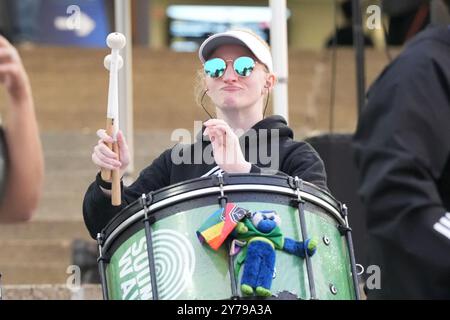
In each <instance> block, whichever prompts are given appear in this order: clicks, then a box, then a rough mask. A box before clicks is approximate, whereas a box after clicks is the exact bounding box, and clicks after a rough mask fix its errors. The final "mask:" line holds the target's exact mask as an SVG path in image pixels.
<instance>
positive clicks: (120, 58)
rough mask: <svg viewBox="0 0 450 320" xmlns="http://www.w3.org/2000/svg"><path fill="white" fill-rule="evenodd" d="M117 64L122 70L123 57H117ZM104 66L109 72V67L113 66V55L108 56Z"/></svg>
mask: <svg viewBox="0 0 450 320" xmlns="http://www.w3.org/2000/svg"><path fill="white" fill-rule="evenodd" d="M117 63H118V69H121V68H122V67H123V58H122V56H120V55H118V56H117ZM103 65H104V66H105V68H106V69H107V70H109V67H110V66H111V55H110V54H108V55H107V56H106V57H105V59H104V60H103Z"/></svg>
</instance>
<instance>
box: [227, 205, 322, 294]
mask: <svg viewBox="0 0 450 320" xmlns="http://www.w3.org/2000/svg"><path fill="white" fill-rule="evenodd" d="M280 224H281V219H280V216H279V215H278V214H277V213H276V212H275V211H271V210H263V211H256V212H253V213H252V214H251V216H250V217H249V218H245V219H243V220H242V221H241V222H238V224H237V225H236V228H235V232H234V236H235V237H236V239H235V241H234V242H235V244H236V243H240V244H241V245H242V244H245V246H244V247H243V250H245V251H246V252H245V251H244V252H243V254H242V255H241V256H240V257H239V258H238V261H237V263H238V268H237V273H238V272H239V267H240V266H241V265H242V264H243V263H244V261H245V263H244V272H243V275H242V279H241V292H242V294H244V295H247V296H249V295H253V294H256V295H257V296H262V297H269V296H271V295H272V293H271V291H270V288H271V285H272V278H273V274H274V270H275V256H276V254H275V249H278V250H283V251H285V252H287V253H290V254H294V255H296V256H299V257H301V258H304V257H305V252H306V253H307V254H308V256H312V255H313V254H314V253H315V252H316V248H317V240H316V239H314V238H313V239H307V240H306V241H305V242H301V241H296V240H294V239H291V238H287V237H284V236H283V234H282V233H281V229H280Z"/></svg>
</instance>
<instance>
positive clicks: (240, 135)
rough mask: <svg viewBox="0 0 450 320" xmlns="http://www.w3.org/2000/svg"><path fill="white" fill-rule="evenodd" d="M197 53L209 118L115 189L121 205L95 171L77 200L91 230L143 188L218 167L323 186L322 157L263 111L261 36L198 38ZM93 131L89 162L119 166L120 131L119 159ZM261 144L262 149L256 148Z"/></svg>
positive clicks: (265, 84)
mask: <svg viewBox="0 0 450 320" xmlns="http://www.w3.org/2000/svg"><path fill="white" fill-rule="evenodd" d="M199 58H200V60H201V62H202V63H203V70H204V72H203V76H202V80H201V85H202V87H203V90H202V98H204V97H206V96H208V97H209V99H210V100H211V101H212V103H213V104H214V105H215V107H216V114H217V118H216V119H209V120H208V121H206V122H204V124H203V129H202V131H201V132H200V133H199V135H198V137H197V142H195V143H193V144H189V145H183V144H177V145H176V146H174V147H173V148H171V149H168V150H166V151H165V152H163V153H162V154H161V155H160V156H159V157H158V158H157V159H155V160H154V161H153V163H152V164H151V165H150V166H148V167H147V168H145V169H144V170H143V171H142V172H141V173H140V175H139V177H138V179H137V180H136V181H135V182H134V183H133V184H132V185H130V186H129V187H124V188H122V200H123V201H122V205H121V206H118V207H115V206H112V205H111V198H110V191H109V190H107V189H109V185H108V184H107V183H106V182H105V181H102V180H101V176H100V175H99V174H98V175H97V179H96V181H95V182H93V183H92V184H91V185H90V186H89V188H88V190H87V192H86V195H85V198H84V203H83V215H84V219H85V223H86V226H87V228H88V230H89V232H90V234H91V236H92V237H95V236H96V234H97V233H98V232H100V231H101V229H102V228H103V227H104V226H105V225H106V224H107V223H108V221H109V220H110V219H112V218H113V217H114V215H115V214H117V213H118V212H119V211H120V210H121V209H122V208H123V207H124V206H126V205H127V204H129V203H131V202H133V201H135V200H136V199H137V198H138V197H140V196H141V195H142V194H143V193H148V192H150V191H153V190H157V189H160V188H162V187H166V186H169V185H171V184H174V183H177V182H181V181H184V180H188V179H193V178H199V177H202V176H208V175H212V174H217V173H218V172H227V173H270V174H287V175H290V176H298V177H299V178H301V179H303V180H305V181H308V182H311V183H314V184H316V185H317V186H319V187H322V188H323V189H326V188H327V186H326V175H325V170H324V164H323V162H322V160H321V159H320V157H319V156H318V154H317V153H316V152H315V150H314V149H313V148H312V147H311V146H310V145H309V144H307V143H305V142H296V141H294V140H293V132H292V130H291V129H290V128H289V127H288V126H287V123H286V121H285V120H284V119H283V118H282V117H281V116H270V117H266V118H264V116H263V113H264V111H265V110H264V109H265V106H267V100H268V94H269V92H270V91H271V90H272V88H273V86H274V84H275V75H274V74H273V66H272V57H271V53H270V49H269V46H268V45H267V43H265V42H264V41H263V40H262V39H261V38H260V37H258V36H257V35H255V34H254V33H251V32H249V31H246V30H231V31H227V32H224V33H218V34H215V35H212V36H211V37H209V38H208V39H206V40H205V41H204V42H203V43H202V45H201V47H200V49H199ZM98 134H99V136H100V141H99V142H98V144H97V145H96V146H95V148H94V152H93V154H92V160H93V162H94V163H95V164H96V165H98V166H99V167H100V168H107V169H116V168H120V170H122V172H123V171H124V170H125V168H126V166H127V165H128V162H129V155H128V148H127V145H126V142H125V139H124V137H123V135H122V133H121V132H119V134H118V144H119V148H120V157H119V158H120V161H119V160H118V159H117V158H116V157H115V155H114V153H112V152H111V151H110V150H109V149H108V148H107V147H106V145H105V142H110V141H111V138H110V137H109V136H107V135H106V133H105V132H104V130H99V131H98ZM262 148H265V149H266V151H267V152H261V151H263V150H262ZM266 155H268V157H267V156H266Z"/></svg>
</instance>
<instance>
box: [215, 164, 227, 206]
mask: <svg viewBox="0 0 450 320" xmlns="http://www.w3.org/2000/svg"><path fill="white" fill-rule="evenodd" d="M217 179H218V180H219V189H220V196H219V198H218V200H219V205H220V207H221V208H225V206H226V204H227V202H228V198H227V196H226V195H225V192H224V191H223V184H224V181H223V175H222V172H219V173H218V174H217Z"/></svg>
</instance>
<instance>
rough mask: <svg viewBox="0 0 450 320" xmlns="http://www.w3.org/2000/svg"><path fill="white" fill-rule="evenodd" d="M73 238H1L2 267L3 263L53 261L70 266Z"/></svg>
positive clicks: (30, 263) (0, 262)
mask: <svg viewBox="0 0 450 320" xmlns="http://www.w3.org/2000/svg"><path fill="white" fill-rule="evenodd" d="M71 245H72V241H71V240H36V239H33V240H14V239H13V240H0V247H1V248H2V250H0V268H1V266H3V265H18V264H21V263H25V264H27V265H33V264H40V263H52V264H54V265H56V264H61V265H63V266H64V265H65V266H68V265H69V264H70V261H71V251H72V249H71Z"/></svg>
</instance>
